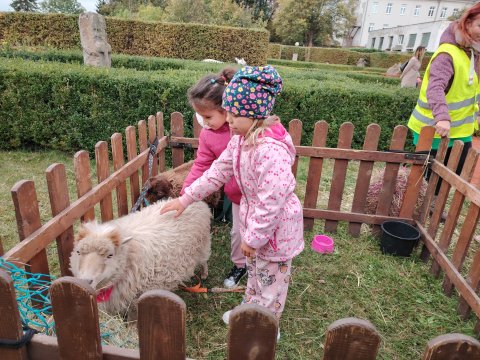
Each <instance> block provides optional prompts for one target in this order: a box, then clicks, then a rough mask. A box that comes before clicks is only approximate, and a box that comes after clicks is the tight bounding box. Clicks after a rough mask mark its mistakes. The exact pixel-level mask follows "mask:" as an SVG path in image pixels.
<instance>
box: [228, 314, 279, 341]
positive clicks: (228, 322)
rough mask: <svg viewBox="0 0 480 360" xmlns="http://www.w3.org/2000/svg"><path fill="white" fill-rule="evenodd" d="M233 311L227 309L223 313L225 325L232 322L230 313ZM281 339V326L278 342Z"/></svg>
mask: <svg viewBox="0 0 480 360" xmlns="http://www.w3.org/2000/svg"><path fill="white" fill-rule="evenodd" d="M231 313H232V310H228V311H225V312H224V313H223V315H222V320H223V322H224V323H225V325H228V323H229V322H230V314H231ZM278 341H280V328H279V329H278V333H277V342H278Z"/></svg>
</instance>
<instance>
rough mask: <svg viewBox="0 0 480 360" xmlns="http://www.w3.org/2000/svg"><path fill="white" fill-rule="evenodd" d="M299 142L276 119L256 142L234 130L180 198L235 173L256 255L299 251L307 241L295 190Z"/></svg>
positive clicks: (243, 226) (282, 256)
mask: <svg viewBox="0 0 480 360" xmlns="http://www.w3.org/2000/svg"><path fill="white" fill-rule="evenodd" d="M294 161H295V147H294V145H293V143H292V138H291V137H290V135H289V134H288V132H287V131H286V130H285V128H284V127H283V125H282V124H280V123H278V124H275V125H272V126H271V127H270V128H269V130H267V131H265V136H264V137H262V138H259V139H258V142H257V144H246V143H245V142H244V138H243V136H239V135H236V136H233V137H232V139H231V140H230V142H229V143H228V146H227V148H226V149H225V151H224V152H223V153H222V155H220V157H219V158H218V159H217V160H216V161H214V163H213V164H212V166H211V167H210V168H209V169H208V170H207V171H205V173H204V174H203V175H202V176H201V177H200V178H198V179H197V180H196V181H195V182H194V183H193V184H192V185H190V186H189V187H188V188H187V189H185V194H184V195H183V196H181V197H180V202H181V203H182V204H183V205H184V206H188V205H189V204H191V203H192V202H194V201H199V200H202V199H203V198H205V197H206V196H208V195H209V194H211V193H212V192H214V191H215V190H217V189H219V188H220V187H221V186H222V185H223V184H224V183H227V182H228V181H230V180H231V179H232V178H235V179H237V181H238V184H239V186H240V189H241V190H242V199H241V201H240V216H239V217H240V221H239V223H240V224H239V225H240V233H241V235H242V241H245V243H246V244H247V245H249V246H250V247H252V248H254V249H257V256H258V257H260V258H263V259H268V260H269V261H274V262H280V261H285V260H288V259H291V258H293V257H294V256H296V255H298V254H299V253H300V252H301V251H302V250H303V247H304V244H303V211H302V205H301V203H300V201H299V200H298V198H297V196H296V195H295V193H294V190H295V185H296V181H295V177H294V176H293V173H292V169H291V167H292V165H293V163H294Z"/></svg>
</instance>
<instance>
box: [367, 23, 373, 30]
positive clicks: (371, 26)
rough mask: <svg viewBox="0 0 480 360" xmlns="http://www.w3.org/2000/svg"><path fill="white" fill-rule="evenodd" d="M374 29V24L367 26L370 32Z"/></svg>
mask: <svg viewBox="0 0 480 360" xmlns="http://www.w3.org/2000/svg"><path fill="white" fill-rule="evenodd" d="M374 27H375V24H374V23H370V24H369V25H368V31H372V30H373V28H374Z"/></svg>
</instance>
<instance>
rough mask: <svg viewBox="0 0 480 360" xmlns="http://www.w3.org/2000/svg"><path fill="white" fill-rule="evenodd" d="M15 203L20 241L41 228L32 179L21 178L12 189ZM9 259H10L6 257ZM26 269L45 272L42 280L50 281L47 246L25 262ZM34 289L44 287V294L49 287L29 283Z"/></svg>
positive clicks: (34, 298)
mask: <svg viewBox="0 0 480 360" xmlns="http://www.w3.org/2000/svg"><path fill="white" fill-rule="evenodd" d="M11 193H12V199H13V205H14V207H15V217H16V220H17V228H18V235H19V237H20V243H21V242H22V241H23V240H25V239H26V238H27V237H28V236H29V235H30V234H32V233H33V232H35V231H36V230H37V229H39V228H41V226H42V224H41V222H40V210H39V209H38V200H37V193H36V191H35V184H34V183H33V181H30V180H20V181H19V182H17V183H16V184H15V185H14V186H13V187H12V190H11ZM5 260H6V261H8V259H5ZM25 269H26V270H27V271H28V272H31V273H34V274H45V276H41V277H40V278H41V280H44V281H49V276H47V275H49V274H50V271H49V269H48V259H47V252H46V250H45V248H41V249H40V250H39V251H38V252H37V253H36V254H35V256H33V257H31V258H30V260H29V261H28V262H27V264H25ZM29 288H30V289H31V290H32V291H35V292H36V291H38V290H41V289H42V288H43V291H42V292H41V293H42V294H45V295H46V292H47V289H46V288H45V287H44V286H43V285H35V284H29ZM41 297H42V296H40V299H39V298H37V296H32V304H33V306H38V307H43V301H42V299H41Z"/></svg>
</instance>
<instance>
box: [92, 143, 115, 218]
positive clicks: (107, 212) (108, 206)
mask: <svg viewBox="0 0 480 360" xmlns="http://www.w3.org/2000/svg"><path fill="white" fill-rule="evenodd" d="M95 161H96V163H97V180H98V183H101V182H102V181H103V180H105V179H106V178H108V176H109V174H110V163H109V160H108V145H107V142H106V141H99V142H97V143H96V144H95ZM100 213H101V217H102V222H106V221H109V220H112V219H113V203H112V193H111V192H110V193H108V194H107V195H105V197H104V198H103V199H101V200H100Z"/></svg>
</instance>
